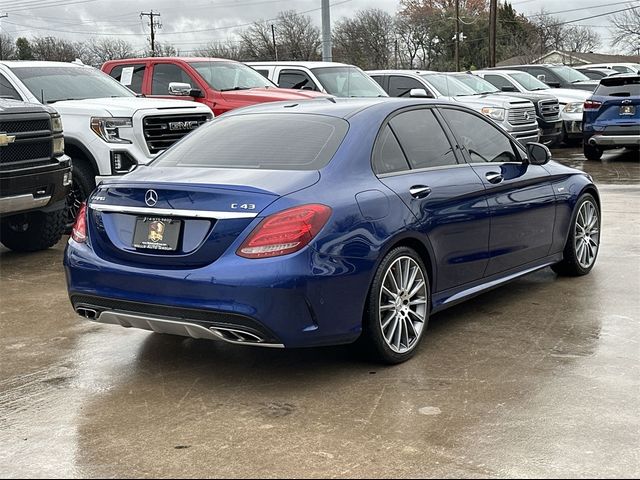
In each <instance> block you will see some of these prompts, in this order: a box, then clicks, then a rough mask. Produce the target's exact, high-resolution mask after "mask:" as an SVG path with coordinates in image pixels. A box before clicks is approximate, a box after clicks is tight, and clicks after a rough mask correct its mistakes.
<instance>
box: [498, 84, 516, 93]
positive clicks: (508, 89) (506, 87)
mask: <svg viewBox="0 0 640 480" xmlns="http://www.w3.org/2000/svg"><path fill="white" fill-rule="evenodd" d="M500 90H502V91H503V92H517V91H518V89H517V88H516V87H514V86H513V85H504V86H503V87H502V88H501V89H500Z"/></svg>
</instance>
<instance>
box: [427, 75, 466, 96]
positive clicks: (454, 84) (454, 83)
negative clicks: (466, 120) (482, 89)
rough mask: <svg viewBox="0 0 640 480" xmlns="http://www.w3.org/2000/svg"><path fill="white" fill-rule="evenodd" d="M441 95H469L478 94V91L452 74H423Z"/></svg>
mask: <svg viewBox="0 0 640 480" xmlns="http://www.w3.org/2000/svg"><path fill="white" fill-rule="evenodd" d="M421 77H422V78H424V79H425V80H426V81H427V82H429V83H430V84H431V85H432V86H433V88H435V89H436V90H437V91H438V92H439V93H440V95H444V96H447V97H467V96H469V95H477V93H476V92H475V91H474V90H473V89H471V88H469V87H467V86H466V85H465V84H464V83H462V82H460V81H459V80H456V79H455V78H453V77H452V76H451V75H444V74H433V73H429V74H426V75H421Z"/></svg>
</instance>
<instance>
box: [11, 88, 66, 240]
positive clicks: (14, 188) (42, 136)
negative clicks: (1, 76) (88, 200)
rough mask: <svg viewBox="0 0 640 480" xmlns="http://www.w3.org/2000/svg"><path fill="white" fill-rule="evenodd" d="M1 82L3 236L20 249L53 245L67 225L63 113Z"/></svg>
mask: <svg viewBox="0 0 640 480" xmlns="http://www.w3.org/2000/svg"><path fill="white" fill-rule="evenodd" d="M6 88H7V86H6V85H4V84H1V82H0V132H1V133H0V242H1V243H3V244H4V246H5V247H7V248H10V249H11V250H15V251H17V252H31V251H35V250H43V249H45V248H49V247H51V246H53V245H55V244H56V243H58V241H59V240H60V238H61V237H62V234H63V230H64V227H65V223H66V222H65V206H66V202H65V201H66V197H67V193H68V190H69V187H70V185H71V160H70V159H69V157H67V156H66V155H65V154H64V139H63V136H62V122H61V120H60V115H58V114H57V113H56V112H55V110H53V109H52V108H50V107H45V106H42V105H39V104H34V103H25V102H22V101H17V100H8V99H6V98H2V97H3V96H4V93H5V91H4V90H5V89H6Z"/></svg>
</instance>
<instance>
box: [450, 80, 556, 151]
mask: <svg viewBox="0 0 640 480" xmlns="http://www.w3.org/2000/svg"><path fill="white" fill-rule="evenodd" d="M449 75H451V76H452V77H453V78H455V79H457V80H459V81H461V82H462V83H464V84H465V85H466V86H467V87H469V88H471V89H472V90H473V91H474V92H476V93H477V94H480V95H508V96H509V97H517V98H524V99H526V100H529V101H530V102H531V103H533V106H534V108H535V109H536V120H537V121H538V130H539V131H540V140H539V141H540V142H541V143H543V144H544V145H552V144H556V143H557V142H558V141H559V139H560V136H561V135H562V120H561V119H560V104H559V103H558V99H557V98H556V97H554V96H553V95H548V94H545V93H544V92H529V91H526V92H503V91H502V90H499V89H498V88H497V87H495V86H494V85H492V84H491V83H489V82H487V81H486V80H485V79H483V78H482V77H480V76H478V75H473V74H472V73H471V72H468V73H450V74H449Z"/></svg>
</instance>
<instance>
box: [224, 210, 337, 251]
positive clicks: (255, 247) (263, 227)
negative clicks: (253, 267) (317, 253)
mask: <svg viewBox="0 0 640 480" xmlns="http://www.w3.org/2000/svg"><path fill="white" fill-rule="evenodd" d="M329 216H331V209H330V208H329V207H327V206H326V205H319V204H311V205H302V206H300V207H293V208H289V209H287V210H283V211H282V212H278V213H274V214H273V215H269V216H268V217H267V218H265V219H264V220H262V221H261V222H260V223H259V224H258V225H257V226H256V228H254V229H253V231H252V232H251V234H250V235H249V236H248V237H247V239H246V240H245V241H244V242H243V243H242V245H240V248H238V250H237V252H236V253H237V254H238V255H240V256H241V257H244V258H266V257H277V256H279V255H286V254H288V253H293V252H297V251H298V250H301V249H302V248H304V247H305V246H306V245H308V244H309V242H310V241H311V240H312V239H313V237H315V236H316V235H317V234H318V232H319V231H320V230H321V229H322V227H324V225H325V224H326V223H327V220H329Z"/></svg>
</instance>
